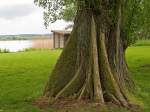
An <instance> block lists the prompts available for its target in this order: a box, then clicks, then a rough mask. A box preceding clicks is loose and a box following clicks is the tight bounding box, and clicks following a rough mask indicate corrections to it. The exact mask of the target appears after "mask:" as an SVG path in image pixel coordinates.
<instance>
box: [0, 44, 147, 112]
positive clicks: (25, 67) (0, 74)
mask: <svg viewBox="0 0 150 112" xmlns="http://www.w3.org/2000/svg"><path fill="white" fill-rule="evenodd" d="M149 51H150V47H149V46H144V47H130V48H129V49H128V50H127V53H126V54H127V55H126V58H127V61H128V64H129V68H130V71H131V74H132V77H133V79H135V80H134V81H135V83H136V86H137V90H136V93H135V95H136V97H137V98H138V100H141V101H143V103H144V110H142V111H141V112H149V111H150V102H149V99H150V94H149V92H150V91H149V90H150V84H149V79H150V75H149V74H150V65H149V64H150V52H149ZM60 53H61V50H52V51H50V50H44V51H30V52H21V53H11V54H0V111H1V112H66V111H67V110H57V109H53V108H48V109H46V110H40V109H38V108H37V107H35V106H33V105H32V101H33V100H34V99H36V98H37V97H39V96H41V95H42V90H43V89H44V87H45V81H46V80H47V79H48V77H49V73H50V72H51V70H52V69H53V67H54V65H55V63H56V61H57V59H58V56H59V55H60ZM100 110H102V109H101V108H100V109H98V110H97V109H96V108H90V107H82V108H76V109H73V110H72V111H69V112H97V111H98V112H100ZM102 112H130V111H127V110H126V109H122V108H118V107H115V106H110V107H109V109H108V111H106V110H102Z"/></svg>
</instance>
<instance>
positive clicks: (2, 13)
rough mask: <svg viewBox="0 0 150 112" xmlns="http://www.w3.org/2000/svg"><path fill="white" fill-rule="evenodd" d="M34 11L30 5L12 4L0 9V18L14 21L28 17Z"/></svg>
mask: <svg viewBox="0 0 150 112" xmlns="http://www.w3.org/2000/svg"><path fill="white" fill-rule="evenodd" d="M35 10H36V7H34V6H33V5H32V4H16V5H15V4H14V5H7V6H1V7H0V18H2V19H7V20H11V19H15V18H21V17H24V16H28V15H30V14H32V13H33V12H34V11H35Z"/></svg>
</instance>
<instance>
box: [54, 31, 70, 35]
mask: <svg viewBox="0 0 150 112" xmlns="http://www.w3.org/2000/svg"><path fill="white" fill-rule="evenodd" d="M51 32H53V33H58V34H61V35H67V34H71V31H68V30H52V31H51Z"/></svg>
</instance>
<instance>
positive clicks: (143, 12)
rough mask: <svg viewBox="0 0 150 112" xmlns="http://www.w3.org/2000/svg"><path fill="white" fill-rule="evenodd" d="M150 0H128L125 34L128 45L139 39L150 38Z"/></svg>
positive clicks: (125, 12)
mask: <svg viewBox="0 0 150 112" xmlns="http://www.w3.org/2000/svg"><path fill="white" fill-rule="evenodd" d="M149 12H150V2H149V0H126V2H125V5H124V17H123V32H124V34H125V38H126V39H127V40H128V44H133V43H135V41H136V40H137V39H138V38H146V39H148V38H150V33H149V32H150V22H149V21H150V13H149Z"/></svg>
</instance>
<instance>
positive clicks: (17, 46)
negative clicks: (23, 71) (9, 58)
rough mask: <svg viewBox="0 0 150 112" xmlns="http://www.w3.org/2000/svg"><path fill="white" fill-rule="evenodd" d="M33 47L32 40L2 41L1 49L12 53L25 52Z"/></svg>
mask: <svg viewBox="0 0 150 112" xmlns="http://www.w3.org/2000/svg"><path fill="white" fill-rule="evenodd" d="M32 46H33V42H32V41H30V40H15V41H0V49H8V50H9V51H10V52H17V51H23V50H25V49H27V48H31V47H32Z"/></svg>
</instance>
